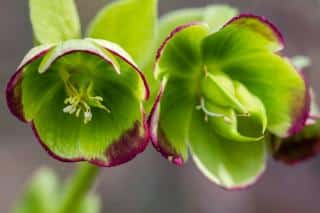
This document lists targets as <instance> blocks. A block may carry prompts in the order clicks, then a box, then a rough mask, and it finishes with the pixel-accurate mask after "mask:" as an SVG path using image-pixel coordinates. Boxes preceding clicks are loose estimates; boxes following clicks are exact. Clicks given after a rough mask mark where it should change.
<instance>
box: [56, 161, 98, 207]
mask: <svg viewBox="0 0 320 213" xmlns="http://www.w3.org/2000/svg"><path fill="white" fill-rule="evenodd" d="M98 173H99V167H97V166H93V165H91V164H88V163H83V164H81V165H80V166H79V168H78V169H77V171H76V173H75V174H74V176H73V178H71V180H70V181H68V183H67V185H66V188H65V191H64V192H65V193H64V197H63V198H62V202H61V204H60V206H59V208H58V212H59V213H70V212H73V211H74V210H75V209H77V208H79V205H80V204H81V203H82V202H83V200H84V199H85V197H86V195H87V193H88V191H89V190H90V189H91V187H92V185H93V184H94V182H95V179H96V177H97V175H98Z"/></svg>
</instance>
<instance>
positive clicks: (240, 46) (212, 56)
mask: <svg viewBox="0 0 320 213" xmlns="http://www.w3.org/2000/svg"><path fill="white" fill-rule="evenodd" d="M283 43H284V42H283V38H282V35H281V34H280V32H279V31H277V29H276V28H275V26H274V25H272V24H271V23H270V22H268V21H267V20H265V19H263V18H261V17H257V16H252V15H240V16H238V17H236V18H234V19H233V20H231V21H230V22H229V23H228V24H227V25H226V26H225V27H224V28H222V29H221V30H220V31H219V32H216V33H213V34H211V35H210V36H208V37H207V38H206V39H205V40H204V41H203V44H202V47H203V57H204V59H205V61H206V62H208V63H211V62H212V61H214V60H215V61H219V63H222V62H223V61H225V60H229V59H230V58H231V57H241V56H243V55H247V54H253V53H258V52H265V51H268V52H276V51H279V50H281V49H282V48H283V45H284V44H283Z"/></svg>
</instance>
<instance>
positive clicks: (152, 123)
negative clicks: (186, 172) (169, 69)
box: [148, 81, 185, 166]
mask: <svg viewBox="0 0 320 213" xmlns="http://www.w3.org/2000/svg"><path fill="white" fill-rule="evenodd" d="M165 85H166V81H163V82H162V84H161V87H160V90H159V93H158V96H157V98H156V100H155V103H154V105H153V107H152V109H151V112H150V116H149V118H148V126H149V131H150V139H151V142H152V145H153V147H154V148H155V149H156V150H157V151H158V152H159V153H160V154H161V155H162V156H163V157H164V158H166V159H167V160H168V161H170V162H171V163H173V164H175V165H177V166H182V165H183V164H184V163H185V162H184V159H183V157H182V156H180V155H179V154H178V153H176V152H175V151H174V150H173V149H172V147H171V146H170V144H169V142H168V141H167V139H166V138H165V136H164V135H158V122H159V114H160V100H161V97H162V95H163V92H164V89H165ZM160 137H162V141H161V139H160ZM162 143H164V144H162Z"/></svg>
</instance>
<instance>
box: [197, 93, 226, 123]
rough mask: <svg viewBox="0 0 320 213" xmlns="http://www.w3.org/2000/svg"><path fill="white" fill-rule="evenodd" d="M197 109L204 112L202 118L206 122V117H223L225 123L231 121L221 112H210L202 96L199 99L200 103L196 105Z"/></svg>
mask: <svg viewBox="0 0 320 213" xmlns="http://www.w3.org/2000/svg"><path fill="white" fill-rule="evenodd" d="M196 109H197V110H202V111H203V112H204V113H205V117H204V120H205V121H206V122H207V121H208V117H218V118H219V117H220V118H223V119H224V121H225V122H227V123H231V119H230V118H229V117H227V116H225V115H223V114H219V113H215V112H211V111H209V110H208V109H207V108H206V106H205V100H204V98H203V97H202V98H201V99H200V105H198V106H196Z"/></svg>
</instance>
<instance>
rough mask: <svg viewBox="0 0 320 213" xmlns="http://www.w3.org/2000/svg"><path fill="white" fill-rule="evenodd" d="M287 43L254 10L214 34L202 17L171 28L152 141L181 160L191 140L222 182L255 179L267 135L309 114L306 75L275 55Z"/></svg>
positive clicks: (161, 55)
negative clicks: (200, 19)
mask: <svg viewBox="0 0 320 213" xmlns="http://www.w3.org/2000/svg"><path fill="white" fill-rule="evenodd" d="M283 46H284V41H283V37H282V35H281V33H280V32H279V31H278V30H277V29H276V27H275V26H274V25H273V24H271V23H270V22H269V21H267V20H266V19H265V18H262V17H257V16H254V15H247V14H243V15H240V16H238V17H235V18H233V19H232V20H230V21H229V22H228V23H227V24H226V25H225V26H224V27H222V28H221V29H220V30H219V31H217V32H214V33H210V32H209V30H208V27H207V26H206V25H205V24H202V23H190V24H186V25H182V26H179V27H177V28H176V29H175V30H173V31H172V32H171V33H170V35H169V36H168V37H167V39H166V40H165V41H164V43H163V44H162V46H161V48H160V49H159V51H158V55H157V59H156V64H155V75H156V77H157V78H158V79H160V80H161V81H162V87H161V89H160V92H159V95H158V98H157V100H156V102H155V104H154V106H153V110H152V112H151V115H150V117H149V125H150V131H151V139H152V142H153V145H154V146H155V148H156V149H157V150H158V151H159V152H161V153H162V155H163V156H164V157H166V158H167V159H168V160H169V161H171V162H173V163H175V164H177V165H182V164H183V163H184V162H185V161H186V160H187V158H188V147H190V151H191V155H192V157H193V159H194V161H195V163H196V165H197V166H198V167H199V169H200V170H201V171H202V172H203V173H204V174H205V175H206V176H207V177H208V178H209V179H210V180H212V181H214V182H215V183H217V184H218V185H220V186H221V187H223V188H226V189H241V188H244V187H246V186H248V185H251V184H253V183H254V182H255V181H256V180H257V178H258V177H259V176H260V175H261V174H262V173H263V171H264V170H265V166H266V157H267V143H268V142H269V138H270V137H269V135H270V134H273V135H276V136H278V137H287V136H289V135H291V134H293V133H296V132H299V131H300V130H301V129H302V128H303V127H304V124H305V121H306V118H307V115H308V110H309V108H308V103H307V97H306V96H307V95H306V94H307V92H306V85H305V82H304V80H303V78H302V77H301V76H300V74H299V73H298V72H297V71H296V69H295V67H294V66H293V65H292V64H291V63H290V62H289V60H287V59H286V58H283V57H281V56H280V55H279V54H277V52H278V51H280V50H282V48H283Z"/></svg>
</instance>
